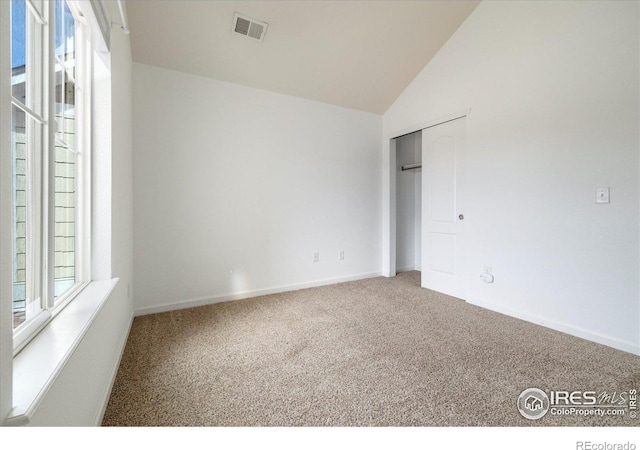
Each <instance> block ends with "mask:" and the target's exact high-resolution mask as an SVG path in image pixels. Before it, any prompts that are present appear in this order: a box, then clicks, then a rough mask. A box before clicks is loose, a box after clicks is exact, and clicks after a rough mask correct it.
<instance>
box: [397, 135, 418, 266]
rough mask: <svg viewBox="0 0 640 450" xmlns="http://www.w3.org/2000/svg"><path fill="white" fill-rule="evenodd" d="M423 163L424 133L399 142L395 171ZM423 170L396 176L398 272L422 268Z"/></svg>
mask: <svg viewBox="0 0 640 450" xmlns="http://www.w3.org/2000/svg"><path fill="white" fill-rule="evenodd" d="M421 161H422V134H421V133H420V132H417V133H412V134H407V135H405V136H402V137H400V138H398V139H397V141H396V168H400V167H401V166H403V165H405V164H414V163H419V162H421ZM421 179H422V170H421V169H412V170H406V171H401V170H398V172H397V174H396V198H397V200H396V221H397V222H396V270H397V271H398V272H402V271H406V270H416V269H419V267H420V262H419V261H420V254H421V253H420V245H421V244H420V242H421V240H420V237H421V234H422V233H421V223H422V221H421V219H422V205H421V200H420V199H421V196H422V188H421V187H422V182H421Z"/></svg>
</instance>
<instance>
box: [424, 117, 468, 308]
mask: <svg viewBox="0 0 640 450" xmlns="http://www.w3.org/2000/svg"><path fill="white" fill-rule="evenodd" d="M465 124H466V119H465V118H461V119H457V120H453V121H451V122H447V123H444V124H441V125H436V126H434V127H431V128H427V129H425V130H423V131H422V287H424V288H428V289H432V290H434V291H438V292H443V293H445V294H449V295H452V296H455V297H458V298H462V299H465V292H464V280H463V269H462V268H463V266H464V258H463V256H464V248H463V231H464V220H465V217H464V211H463V209H462V207H463V205H462V204H461V202H460V197H461V196H460V189H459V187H460V186H461V178H462V175H463V173H462V170H461V169H462V161H463V158H464V150H465Z"/></svg>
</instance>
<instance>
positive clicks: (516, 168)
mask: <svg viewBox="0 0 640 450" xmlns="http://www.w3.org/2000/svg"><path fill="white" fill-rule="evenodd" d="M638 7H639V4H638V3H637V2H597V1H593V2H498V1H496V2H494V1H485V2H483V3H481V4H480V5H479V6H478V8H477V9H476V10H475V11H474V12H473V13H472V14H471V16H470V17H469V18H468V19H467V21H465V23H464V24H463V25H462V26H461V27H460V28H459V29H458V31H457V32H456V33H455V34H454V36H453V37H452V38H451V39H450V40H449V41H448V42H447V44H446V45H445V46H444V47H443V48H442V50H441V51H440V52H439V53H438V54H437V55H436V57H435V58H434V59H433V60H432V61H431V63H430V64H429V65H428V66H427V67H426V68H425V69H424V70H423V71H422V72H421V73H420V74H419V75H418V77H417V78H416V79H415V80H414V81H413V82H412V84H411V85H410V86H409V87H408V88H407V89H406V90H405V92H404V93H403V94H402V95H401V96H400V97H399V98H398V100H397V101H396V102H395V103H394V104H393V106H392V107H391V108H390V109H389V110H388V111H387V113H386V114H385V115H384V136H385V140H384V148H383V151H384V152H388V151H389V150H388V145H389V144H388V139H386V138H388V137H392V136H393V135H394V133H395V132H397V131H399V130H406V129H407V128H411V127H413V126H417V125H418V124H421V123H425V122H429V121H431V120H433V119H435V118H438V117H442V116H445V115H447V114H451V113H455V112H457V111H461V110H465V109H467V108H472V112H471V115H470V116H469V117H468V119H467V161H466V167H465V169H466V174H467V181H466V184H465V185H464V186H461V188H462V189H463V190H464V192H466V195H467V198H466V201H467V203H468V205H469V206H468V208H467V210H466V211H464V214H465V227H466V229H467V233H468V234H467V238H468V248H469V253H468V259H467V263H468V264H467V277H468V278H467V288H466V291H467V292H468V299H467V300H468V301H470V302H473V303H478V304H481V305H484V306H486V307H488V308H491V309H495V310H499V311H503V312H506V313H509V314H512V315H515V316H519V317H523V318H526V319H528V320H532V321H536V322H541V323H544V324H547V325H549V326H552V327H554V328H557V329H562V330H564V331H567V332H570V333H572V334H575V335H579V336H584V337H587V338H589V339H593V340H596V341H599V342H603V343H606V344H608V345H613V346H616V347H618V348H622V349H625V350H627V351H634V352H636V353H638V352H640V345H639V341H640V336H639V335H640V331H639V328H638V327H639V325H638V317H639V290H638V273H639V263H638V257H639V255H638V250H639V245H638V244H639V242H638V229H639V218H640V214H639V213H640V212H639V208H638V205H639V195H638V188H639V173H638V167H639V164H638V163H639V158H638V153H639V119H640V117H639V83H638V81H639V75H640V73H639V68H638V67H639V54H640V44H639V42H640V40H639V33H638V30H639V29H640V26H639V25H640V24H639V14H638ZM388 159H389V156H388V153H385V156H384V160H385V161H386V160H388ZM383 170H385V171H386V170H388V168H387V167H385V168H383ZM597 187H610V188H611V203H610V204H608V205H596V204H595V189H596V188H597ZM385 188H386V189H388V188H387V187H386V186H385ZM383 195H388V191H386V192H385V194H383ZM383 220H386V219H384V218H383ZM485 266H488V267H491V268H492V269H493V273H494V275H495V283H494V284H485V283H482V282H481V281H480V280H479V278H478V275H479V273H480V272H481V270H482V268H483V267H485Z"/></svg>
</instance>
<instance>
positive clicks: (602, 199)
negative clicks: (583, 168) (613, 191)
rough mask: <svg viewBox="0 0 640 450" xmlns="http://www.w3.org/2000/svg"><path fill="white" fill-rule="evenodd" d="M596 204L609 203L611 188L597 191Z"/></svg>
mask: <svg viewBox="0 0 640 450" xmlns="http://www.w3.org/2000/svg"><path fill="white" fill-rule="evenodd" d="M596 203H609V188H597V189H596Z"/></svg>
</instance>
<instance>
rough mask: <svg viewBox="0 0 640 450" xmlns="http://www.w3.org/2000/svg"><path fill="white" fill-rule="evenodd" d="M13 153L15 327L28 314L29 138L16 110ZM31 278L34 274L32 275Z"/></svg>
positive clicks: (22, 114) (23, 120)
mask: <svg viewBox="0 0 640 450" xmlns="http://www.w3.org/2000/svg"><path fill="white" fill-rule="evenodd" d="M11 118H12V124H11V125H12V126H11V151H12V164H13V183H12V185H13V192H12V198H13V239H12V248H13V327H14V328H16V327H17V326H19V325H20V324H21V323H23V322H24V321H25V320H26V318H27V317H26V314H27V286H26V284H27V270H29V271H30V269H31V268H27V224H28V222H27V138H26V124H25V121H26V115H25V113H24V112H22V111H21V110H19V109H17V108H16V107H13V114H12V116H11ZM29 275H30V274H29Z"/></svg>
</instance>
